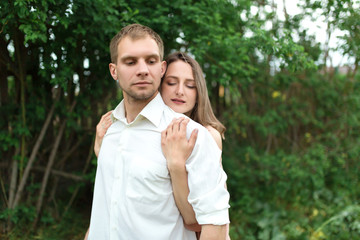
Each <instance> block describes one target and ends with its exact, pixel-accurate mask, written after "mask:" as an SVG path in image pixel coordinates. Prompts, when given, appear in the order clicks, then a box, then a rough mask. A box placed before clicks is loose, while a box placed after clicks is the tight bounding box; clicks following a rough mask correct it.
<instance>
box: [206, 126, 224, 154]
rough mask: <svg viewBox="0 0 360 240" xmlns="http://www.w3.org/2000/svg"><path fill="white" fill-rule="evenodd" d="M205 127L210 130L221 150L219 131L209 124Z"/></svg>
mask: <svg viewBox="0 0 360 240" xmlns="http://www.w3.org/2000/svg"><path fill="white" fill-rule="evenodd" d="M205 128H206V129H207V130H208V131H209V132H210V134H211V136H212V137H213V138H214V140H215V142H216V144H217V145H218V147H219V148H220V149H221V150H222V138H221V134H220V132H219V131H218V130H216V129H215V128H213V127H212V126H210V125H208V126H206V127H205Z"/></svg>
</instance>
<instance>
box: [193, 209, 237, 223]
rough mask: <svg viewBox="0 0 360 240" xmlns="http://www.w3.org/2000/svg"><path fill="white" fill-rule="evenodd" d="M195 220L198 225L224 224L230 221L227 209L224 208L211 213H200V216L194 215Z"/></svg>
mask: <svg viewBox="0 0 360 240" xmlns="http://www.w3.org/2000/svg"><path fill="white" fill-rule="evenodd" d="M196 220H197V221H198V223H199V224H200V225H204V224H212V225H225V224H228V223H230V221H229V211H228V209H224V210H221V211H216V212H212V213H207V214H201V216H196Z"/></svg>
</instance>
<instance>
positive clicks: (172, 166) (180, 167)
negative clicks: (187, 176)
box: [168, 159, 186, 173]
mask: <svg viewBox="0 0 360 240" xmlns="http://www.w3.org/2000/svg"><path fill="white" fill-rule="evenodd" d="M168 169H169V172H170V173H186V167H185V161H184V160H182V159H172V160H171V161H168Z"/></svg>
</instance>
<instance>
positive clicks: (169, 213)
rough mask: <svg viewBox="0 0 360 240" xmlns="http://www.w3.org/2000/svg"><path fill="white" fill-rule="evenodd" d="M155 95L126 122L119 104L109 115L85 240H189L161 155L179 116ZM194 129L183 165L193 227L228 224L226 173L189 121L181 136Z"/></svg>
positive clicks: (209, 141) (205, 135) (212, 146)
mask: <svg viewBox="0 0 360 240" xmlns="http://www.w3.org/2000/svg"><path fill="white" fill-rule="evenodd" d="M181 116H183V115H182V114H178V113H175V112H174V111H173V110H171V109H170V108H169V107H168V106H166V105H165V104H164V102H163V100H162V98H161V96H160V94H158V95H157V96H156V97H155V98H154V99H153V100H152V101H151V102H150V103H149V104H147V106H146V107H145V108H144V109H143V110H142V111H141V112H140V113H139V115H138V116H137V117H136V118H135V120H134V121H133V122H131V123H127V121H126V118H125V109H124V102H123V101H122V102H121V103H120V104H119V105H118V106H117V107H116V108H115V110H114V111H113V118H114V119H116V121H114V123H113V124H112V125H111V126H110V128H109V129H108V130H107V133H106V135H105V137H104V139H103V142H102V146H101V149H100V153H99V157H98V166H97V171H96V180H95V187H94V196H93V205H92V212H91V220H90V231H89V239H90V240H107V239H110V240H120V239H124V240H129V239H130V240H133V239H139V240H144V239H147V240H170V239H171V240H195V239H196V237H195V233H194V232H191V231H189V230H187V229H185V228H184V225H183V219H182V217H181V215H180V213H179V210H178V208H177V207H176V205H175V200H174V196H173V193H172V187H171V181H170V174H169V171H168V169H167V166H166V159H165V157H164V155H163V153H162V150H161V132H162V131H163V130H164V129H166V127H167V126H168V124H169V123H170V122H171V120H172V119H173V118H175V117H181ZM195 128H197V129H199V133H198V138H197V141H196V145H195V147H194V150H193V152H192V154H191V156H190V157H189V159H188V160H187V163H186V169H187V171H188V183H189V189H190V194H189V197H188V200H189V202H190V203H191V204H192V206H193V208H194V211H195V213H196V218H197V221H198V223H199V224H214V225H223V224H226V223H228V222H229V216H228V208H229V204H228V201H229V193H228V192H227V190H226V189H225V187H224V185H225V181H226V174H225V173H224V171H223V170H222V168H221V166H220V157H221V151H220V149H219V148H218V146H217V145H216V143H215V141H214V140H213V138H212V137H211V135H210V133H209V132H208V131H207V130H206V129H205V128H204V127H202V126H201V125H200V124H198V123H196V122H194V121H190V122H189V124H188V126H187V135H188V137H189V136H190V134H191V132H192V130H194V129H195Z"/></svg>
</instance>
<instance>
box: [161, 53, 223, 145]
mask: <svg viewBox="0 0 360 240" xmlns="http://www.w3.org/2000/svg"><path fill="white" fill-rule="evenodd" d="M176 61H183V62H185V63H187V64H189V65H190V66H191V69H192V72H193V75H194V80H195V84H196V90H197V97H196V98H197V99H196V103H195V106H194V108H193V110H192V112H191V114H190V118H191V119H193V120H194V121H196V122H198V123H200V124H201V125H203V126H205V127H206V126H209V125H210V126H212V127H213V128H215V129H216V130H217V131H219V133H220V134H221V136H222V137H223V138H224V133H225V130H226V128H225V126H224V125H223V124H222V123H221V122H220V121H219V120H218V119H217V118H216V116H215V114H214V112H213V110H212V107H211V103H210V99H209V95H208V90H207V87H206V82H205V78H204V74H203V71H202V70H201V67H200V65H199V63H198V62H197V61H196V60H195V59H193V58H192V57H190V56H189V55H188V54H186V53H183V52H174V53H171V54H170V55H168V56H167V58H166V63H167V66H168V67H169V65H170V64H171V63H173V62H176ZM165 75H166V72H165V74H164V76H165Z"/></svg>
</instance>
